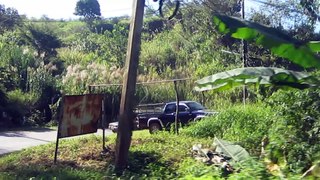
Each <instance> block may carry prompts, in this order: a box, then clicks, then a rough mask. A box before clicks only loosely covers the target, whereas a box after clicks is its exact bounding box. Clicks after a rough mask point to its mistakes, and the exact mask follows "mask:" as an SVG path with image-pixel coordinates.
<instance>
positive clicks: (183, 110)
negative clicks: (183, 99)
mask: <svg viewBox="0 0 320 180" xmlns="http://www.w3.org/2000/svg"><path fill="white" fill-rule="evenodd" d="M186 111H188V108H187V106H184V105H179V112H186Z"/></svg>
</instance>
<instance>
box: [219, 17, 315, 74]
mask: <svg viewBox="0 0 320 180" xmlns="http://www.w3.org/2000/svg"><path fill="white" fill-rule="evenodd" d="M213 21H214V23H215V24H216V25H217V27H218V30H219V31H220V32H222V33H224V34H230V35H231V36H232V37H234V38H237V39H244V40H247V41H253V42H255V43H256V44H259V45H262V46H264V47H266V48H268V49H270V50H271V52H272V53H274V54H275V55H277V56H279V57H283V58H286V59H288V60H290V61H292V62H294V63H296V64H298V65H300V66H302V67H304V68H312V67H314V68H320V58H319V57H318V56H317V55H316V54H315V53H314V52H317V51H319V49H320V44H319V43H304V42H302V41H299V40H297V39H294V38H292V37H290V36H288V35H286V34H285V33H283V32H281V31H280V30H277V29H275V28H271V27H267V26H263V25H261V24H258V23H254V22H249V21H244V20H242V19H238V18H233V17H229V16H224V15H216V16H215V17H214V19H213Z"/></svg>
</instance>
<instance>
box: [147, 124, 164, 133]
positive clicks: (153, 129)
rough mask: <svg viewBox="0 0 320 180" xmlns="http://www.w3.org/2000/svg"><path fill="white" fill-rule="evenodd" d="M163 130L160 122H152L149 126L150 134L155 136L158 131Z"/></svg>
mask: <svg viewBox="0 0 320 180" xmlns="http://www.w3.org/2000/svg"><path fill="white" fill-rule="evenodd" d="M161 129H162V128H161V125H160V124H159V123H158V122H152V123H150V125H149V132H150V134H153V133H155V132H157V131H160V130H161Z"/></svg>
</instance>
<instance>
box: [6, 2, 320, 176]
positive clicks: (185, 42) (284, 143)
mask: <svg viewBox="0 0 320 180" xmlns="http://www.w3.org/2000/svg"><path fill="white" fill-rule="evenodd" d="M170 2H171V1H170ZM239 2H240V1H236V0H227V1H224V0H219V1H217V0H201V1H198V0H195V1H193V2H186V3H183V4H182V5H181V7H180V10H179V11H178V12H177V14H176V16H175V18H174V19H172V20H170V21H167V20H166V19H162V18H160V17H158V16H157V13H155V11H154V10H153V9H148V10H147V12H146V14H145V19H144V26H143V34H142V47H141V54H140V62H139V69H138V73H139V75H138V82H152V81H159V80H166V79H176V78H187V79H188V80H186V81H181V82H179V83H178V91H179V96H180V99H181V100H196V101H200V102H202V103H203V104H204V105H205V106H206V107H208V108H210V109H215V110H218V111H219V114H218V115H217V116H215V117H211V118H208V119H204V120H202V121H199V122H197V123H194V124H192V125H191V126H190V127H187V128H185V129H183V131H182V132H183V135H182V136H181V137H182V138H181V137H175V136H171V135H170V134H160V135H159V136H158V135H157V136H155V137H152V138H150V137H148V138H149V139H148V138H147V139H143V136H141V137H139V138H137V139H136V141H143V142H144V144H139V146H138V145H137V146H136V145H133V147H132V148H133V149H134V154H132V156H131V159H130V162H131V163H132V164H131V165H132V167H133V166H135V165H137V167H139V168H145V171H143V174H139V175H137V174H134V173H133V174H131V173H132V172H129V175H134V176H138V178H139V177H142V178H147V177H149V176H150V177H156V176H159V177H163V178H172V177H175V176H176V175H178V177H181V178H185V179H188V178H189V179H192V178H195V177H202V178H206V177H207V178H208V177H211V176H214V177H216V176H217V175H220V174H219V173H220V172H217V171H213V169H212V168H209V167H207V166H205V165H202V164H195V162H194V160H192V159H190V158H189V157H187V158H185V155H186V154H188V152H187V150H186V149H182V146H184V148H187V147H190V146H192V144H191V143H193V142H194V141H196V139H194V138H190V136H192V137H196V138H210V141H212V139H211V138H213V137H219V138H222V139H226V140H229V141H233V142H236V143H239V144H240V145H242V146H243V147H245V148H246V149H247V150H248V151H249V152H250V155H251V156H252V157H253V158H254V160H253V161H252V162H248V163H247V164H246V165H244V166H243V169H242V170H241V171H240V172H239V173H235V174H234V175H231V176H230V177H229V178H235V179H237V178H239V177H240V178H245V177H252V176H255V177H258V178H261V179H264V178H269V177H270V176H271V174H270V173H272V174H273V175H276V176H280V177H284V176H285V177H287V178H290V177H291V176H299V175H301V174H302V173H303V172H305V171H306V170H307V169H309V168H310V167H311V166H312V165H313V164H315V163H316V162H317V161H318V160H319V153H318V152H319V150H320V146H319V145H318V143H317V142H319V140H320V139H319V138H320V136H319V133H320V130H319V125H320V124H319V110H320V109H319V107H320V96H319V90H312V89H310V90H303V91H299V90H290V91H282V90H281V91H280V90H278V89H277V88H274V87H271V88H270V87H259V88H258V87H255V88H251V87H248V88H247V89H246V91H245V93H246V97H247V99H246V100H247V104H246V106H242V105H241V104H239V103H240V102H241V101H242V88H237V89H233V90H228V91H223V92H213V91H208V92H204V93H203V94H202V93H199V92H195V91H194V90H193V88H194V86H195V83H194V82H195V81H196V80H198V79H201V78H203V77H205V76H209V75H212V74H215V73H219V72H223V71H227V70H231V69H234V68H239V67H243V65H246V66H269V67H280V68H284V69H288V70H295V71H305V72H308V73H312V74H314V75H315V76H314V77H316V78H317V77H319V73H317V72H316V71H315V70H314V69H313V68H310V69H308V70H306V69H304V68H303V67H300V66H299V65H297V64H295V63H298V64H300V65H303V66H305V64H307V66H305V67H315V66H316V67H318V66H319V61H318V56H317V55H315V54H314V52H313V51H312V52H310V49H308V48H309V47H310V46H311V45H310V44H308V43H307V42H309V41H310V40H312V41H319V40H320V38H319V37H320V36H319V32H317V31H318V30H317V28H316V22H317V19H319V18H317V16H315V15H316V14H317V12H316V7H318V6H319V5H318V4H316V3H311V4H310V2H311V1H310V2H309V1H308V2H307V1H298V0H292V1H290V2H289V1H288V2H287V1H284V0H281V1H279V2H278V1H274V0H270V1H268V2H269V3H267V4H264V5H263V7H262V8H261V9H260V10H257V9H255V10H253V11H251V12H250V13H249V14H248V19H250V20H252V21H254V22H258V23H262V24H264V25H268V26H271V27H272V28H276V29H280V30H281V31H283V33H281V34H280V35H281V37H282V38H280V41H281V42H280V44H279V43H275V44H274V43H271V44H270V43H267V44H266V42H268V41H263V42H262V40H266V39H267V40H268V38H270V37H274V36H277V35H279V34H277V33H275V34H272V33H271V34H262V35H261V34H259V36H258V35H257V33H261V31H259V27H260V28H261V26H259V25H258V24H255V23H239V21H238V20H234V19H233V21H231V22H235V24H231V26H230V27H228V28H227V27H225V26H226V25H228V23H227V22H228V21H229V20H230V19H229V16H235V17H240V10H241V8H240V7H239V4H238V3H239ZM275 2H276V3H278V5H277V6H273V5H272V4H274V3H275ZM90 3H93V5H90ZM168 3H169V2H168ZM165 5H166V6H164V9H163V10H164V14H165V15H166V14H171V12H170V11H171V10H172V8H171V6H170V4H165ZM171 5H172V4H171ZM173 5H174V4H173ZM88 6H89V7H88ZM91 6H94V7H93V9H90V8H92V7H91ZM286 6H288V7H290V8H291V9H292V8H293V9H295V11H291V10H290V9H288V8H286ZM239 8H240V9H239ZM75 11H76V14H77V15H79V16H83V17H84V20H85V22H82V21H78V20H69V21H55V20H51V19H49V18H43V19H39V20H33V21H32V22H30V21H29V20H28V19H26V18H25V17H23V16H19V14H18V12H17V11H16V10H14V9H11V8H5V7H4V6H2V5H1V6H0V24H1V27H0V52H1V53H0V125H1V127H13V126H23V125H42V124H45V123H47V122H49V121H52V119H53V115H52V110H53V109H52V107H56V106H57V104H56V102H57V101H58V99H59V97H61V95H62V94H83V93H88V90H89V88H88V87H89V85H92V84H106V83H109V84H111V83H112V84H119V83H121V82H122V77H123V74H124V62H125V56H126V49H127V38H128V32H129V19H128V17H115V18H108V19H104V18H101V17H100V15H101V12H100V7H99V3H98V1H96V0H79V1H78V3H77V6H76V10H75ZM217 12H218V13H220V15H221V14H223V16H216V17H215V16H214V14H216V13H217ZM273 12H277V13H273ZM225 15H227V16H225ZM214 17H215V18H214ZM217 17H220V19H219V18H218V19H217ZM221 17H223V18H221ZM6 18H9V19H8V21H7V20H5V21H4V20H3V19H6ZM226 19H227V21H223V20H226ZM229 23H230V21H229ZM239 24H241V25H244V27H246V28H248V27H249V28H251V29H250V31H251V32H252V33H251V34H247V33H246V32H245V31H241V29H240V31H238V30H239V29H237V28H238V27H236V26H232V25H239ZM216 25H220V31H223V32H224V33H225V34H220V32H219V31H218V30H219V29H218V30H217V29H216ZM229 25H230V24H229ZM234 27H236V28H234ZM257 27H258V28H257ZM255 28H256V29H255ZM263 28H265V27H264V26H263ZM272 28H268V30H272ZM257 29H258V30H257ZM260 30H261V29H260ZM232 36H233V37H236V38H238V39H234V38H232ZM239 38H248V39H250V40H252V42H258V44H255V43H250V44H249V45H248V46H249V52H248V59H247V61H246V62H243V61H242V59H241V58H240V56H239V55H240V53H241V48H240V40H239ZM293 38H295V39H296V40H297V41H296V43H293V44H292V43H291V44H290V41H291V40H292V39H293ZM259 42H260V43H259ZM283 42H284V43H287V46H286V47H284V48H282V46H280V45H281V43H283ZM288 42H289V43H288ZM262 45H264V46H266V47H269V48H271V50H270V49H266V48H265V47H263V46H262ZM318 45H319V43H318ZM318 45H317V43H315V44H312V46H313V47H314V49H313V48H311V49H313V50H315V51H316V49H317V48H319V47H318ZM288 47H289V48H288ZM274 48H276V49H274ZM299 48H300V49H299ZM288 49H289V51H287V50H288ZM292 50H297V51H299V52H300V54H299V56H296V54H294V53H292V52H294V51H292ZM288 52H289V53H288ZM305 53H307V54H308V57H310V56H311V57H312V63H309V62H307V61H304V57H305V55H306V54H305ZM275 54H276V55H279V56H281V57H279V56H276V55H275ZM291 57H293V58H294V61H292V62H291V61H287V59H285V58H289V59H290V58H291ZM120 90H121V87H112V88H107V87H104V88H101V89H99V91H97V92H106V91H108V92H110V91H113V92H116V93H119V92H120ZM174 99H175V92H174V88H173V84H172V83H157V84H152V85H138V86H137V91H136V97H135V100H136V104H138V103H158V102H166V101H172V100H174ZM177 139H179V140H177ZM181 139H183V140H184V141H180V140H181ZM167 140H168V141H169V142H167ZM84 141H86V140H84ZM175 141H179V142H180V143H181V144H179V145H177V144H176V143H174V142H175ZM201 141H202V140H201ZM262 142H263V145H261V143H262ZM163 143H168V144H165V146H163ZM150 144H152V145H150ZM140 145H141V146H140ZM51 146H52V145H51ZM75 146H77V145H75ZM77 147H78V146H77ZM175 147H176V148H177V149H178V150H177V149H175ZM262 147H263V149H264V151H263V152H262V151H261V148H262ZM163 148H168V149H170V150H171V151H172V152H175V151H177V152H178V151H179V152H183V153H181V154H179V155H177V154H174V153H172V154H171V153H169V154H165V155H164V154H157V155H155V156H151V155H150V154H152V153H154V152H158V151H159V150H160V149H163ZM41 152H43V151H41ZM72 152H73V151H72ZM182 156H183V157H182ZM133 157H134V158H133ZM146 157H147V158H146ZM259 157H261V159H259V160H257V159H258V158H259ZM135 158H137V159H135ZM178 158H179V159H178ZM9 159H10V158H9ZM145 159H148V162H146V165H144V166H142V165H141V164H143V163H145V161H146V160H145ZM155 159H156V160H155ZM157 159H160V160H157ZM149 160H150V162H149ZM12 161H13V160H12ZM137 161H138V162H137ZM3 162H7V161H3ZM8 166H10V164H9V165H8ZM168 166H169V168H168ZM3 167H4V166H3ZM45 167H46V166H45V165H44V166H43V167H40V168H45ZM166 168H168V169H166ZM9 169H10V167H9ZM86 170H87V169H86ZM104 170H105V169H104ZM131 170H132V171H133V172H137V168H136V169H135V168H134V167H133V169H131ZM53 171H59V172H62V173H64V174H67V173H68V170H62V169H59V167H57V169H54V170H53ZM21 172H28V173H30V176H28V175H27V176H28V177H32V176H35V175H34V174H32V172H29V169H28V168H26V169H23V171H21ZM88 172H89V170H88ZM269 172H270V173H269ZM10 173H11V172H10ZM77 173H79V174H77ZM82 173H83V171H82V170H81V168H80V169H77V171H76V173H75V174H72V173H71V175H70V177H83V178H92V177H91V174H90V173H88V174H86V173H84V174H82ZM16 175H17V174H16ZM18 175H19V174H18ZM51 175H52V176H57V174H51ZM108 175H110V174H108ZM44 176H45V175H44ZM102 176H103V174H99V175H98V176H97V177H102ZM110 176H112V175H110ZM146 176H147V177H146ZM0 177H1V176H0ZM6 177H7V176H6ZM39 177H42V176H41V174H40V175H39Z"/></svg>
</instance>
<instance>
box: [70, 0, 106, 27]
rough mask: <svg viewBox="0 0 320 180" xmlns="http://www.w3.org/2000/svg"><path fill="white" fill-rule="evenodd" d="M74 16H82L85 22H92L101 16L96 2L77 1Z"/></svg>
mask: <svg viewBox="0 0 320 180" xmlns="http://www.w3.org/2000/svg"><path fill="white" fill-rule="evenodd" d="M74 14H75V15H77V16H83V17H84V20H85V21H86V22H92V21H93V20H95V19H98V18H99V17H100V16H101V12H100V4H99V2H98V1H97V0H79V1H78V2H77V5H76V8H75V12H74Z"/></svg>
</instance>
